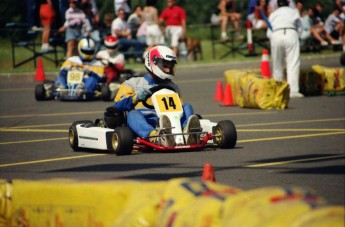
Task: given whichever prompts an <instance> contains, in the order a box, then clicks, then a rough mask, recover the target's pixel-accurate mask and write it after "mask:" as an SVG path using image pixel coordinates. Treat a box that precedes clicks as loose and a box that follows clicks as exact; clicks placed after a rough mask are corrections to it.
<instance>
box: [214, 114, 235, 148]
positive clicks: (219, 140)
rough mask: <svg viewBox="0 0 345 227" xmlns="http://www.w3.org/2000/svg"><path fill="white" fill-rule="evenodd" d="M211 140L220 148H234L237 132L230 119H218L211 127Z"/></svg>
mask: <svg viewBox="0 0 345 227" xmlns="http://www.w3.org/2000/svg"><path fill="white" fill-rule="evenodd" d="M212 131H213V142H214V143H215V144H217V145H218V146H219V147H220V148H222V149H227V148H234V147H235V145H236V141H237V132H236V128H235V125H234V123H233V122H232V121H229V120H227V121H220V122H218V124H217V125H216V126H215V127H214V128H213V130H212Z"/></svg>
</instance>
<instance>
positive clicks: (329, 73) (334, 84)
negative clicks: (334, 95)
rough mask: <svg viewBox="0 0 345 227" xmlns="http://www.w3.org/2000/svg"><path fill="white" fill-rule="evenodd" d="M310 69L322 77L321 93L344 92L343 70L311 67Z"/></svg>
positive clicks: (344, 70) (344, 75)
mask: <svg viewBox="0 0 345 227" xmlns="http://www.w3.org/2000/svg"><path fill="white" fill-rule="evenodd" d="M312 69H313V70H314V71H315V72H316V73H318V74H320V75H321V76H322V77H323V80H324V83H323V91H325V92H329V91H336V92H342V91H345V69H344V68H340V67H339V68H328V67H324V66H321V65H313V66H312Z"/></svg>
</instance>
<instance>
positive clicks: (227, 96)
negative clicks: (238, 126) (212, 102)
mask: <svg viewBox="0 0 345 227" xmlns="http://www.w3.org/2000/svg"><path fill="white" fill-rule="evenodd" d="M222 105H223V106H233V105H234V100H233V98H232V91H231V86H230V84H226V86H225V93H224V98H223V103H222Z"/></svg>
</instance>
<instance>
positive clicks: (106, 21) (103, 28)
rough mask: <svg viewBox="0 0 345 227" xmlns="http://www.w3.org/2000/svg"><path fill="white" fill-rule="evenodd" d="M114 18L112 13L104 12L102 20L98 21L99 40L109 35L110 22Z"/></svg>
mask: <svg viewBox="0 0 345 227" xmlns="http://www.w3.org/2000/svg"><path fill="white" fill-rule="evenodd" d="M114 19H115V15H114V14H113V13H106V14H104V18H103V21H102V22H101V23H100V28H99V30H100V36H101V40H105V38H106V37H107V36H109V35H111V24H112V23H113V20H114Z"/></svg>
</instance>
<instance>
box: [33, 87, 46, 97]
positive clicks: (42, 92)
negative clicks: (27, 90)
mask: <svg viewBox="0 0 345 227" xmlns="http://www.w3.org/2000/svg"><path fill="white" fill-rule="evenodd" d="M35 98H36V100H37V101H43V100H46V89H45V88H44V86H43V84H37V85H36V87H35Z"/></svg>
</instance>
